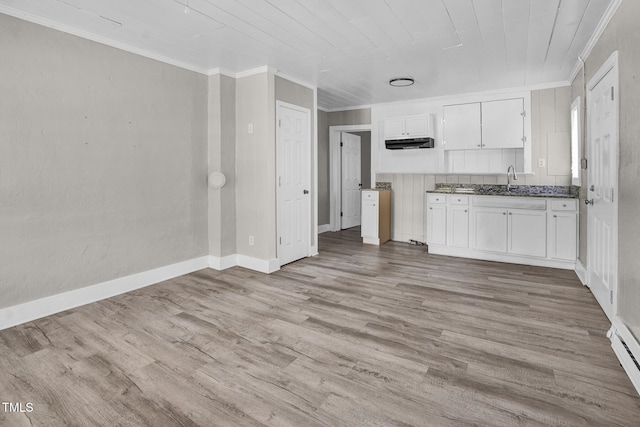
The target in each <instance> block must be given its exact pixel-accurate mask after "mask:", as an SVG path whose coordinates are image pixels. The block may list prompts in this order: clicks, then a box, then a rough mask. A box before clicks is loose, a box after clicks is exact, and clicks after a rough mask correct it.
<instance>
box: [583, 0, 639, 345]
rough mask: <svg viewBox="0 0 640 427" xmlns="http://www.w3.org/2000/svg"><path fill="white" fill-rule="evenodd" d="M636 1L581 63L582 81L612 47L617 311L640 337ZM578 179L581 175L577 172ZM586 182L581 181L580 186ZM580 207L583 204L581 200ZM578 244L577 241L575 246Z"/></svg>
mask: <svg viewBox="0 0 640 427" xmlns="http://www.w3.org/2000/svg"><path fill="white" fill-rule="evenodd" d="M638 16H640V2H637V1H625V2H622V4H621V5H620V8H619V9H618V11H617V12H616V14H615V16H614V17H613V19H612V20H611V22H610V23H609V25H608V26H607V28H606V30H605V31H604V33H603V34H602V36H601V37H600V40H599V41H598V43H597V44H596V46H595V47H594V49H593V51H592V52H591V55H590V56H589V57H588V58H587V61H586V64H585V74H586V79H585V80H586V81H587V82H589V80H590V79H591V78H592V77H593V75H594V74H595V73H596V71H598V69H599V68H600V66H601V65H602V64H603V62H604V61H605V60H606V59H607V58H608V57H609V56H610V55H611V53H613V52H614V51H615V50H617V51H618V55H619V56H618V61H619V62H618V65H619V79H620V87H619V91H618V92H619V94H620V98H619V102H620V104H619V105H620V122H619V138H620V154H619V164H620V169H619V175H618V176H619V178H618V186H619V191H618V192H619V198H618V221H619V232H618V313H619V316H620V317H621V318H622V320H623V322H625V324H626V325H627V326H628V327H629V328H630V329H631V331H632V332H633V333H634V334H635V336H636V338H637V339H639V340H640V263H638V260H637V256H638V243H639V242H640V220H639V219H638V213H639V212H640V186H639V185H638V182H639V180H638V176H640V144H638V135H640V120H638V117H640V84H639V82H638V77H637V74H638V70H639V69H640V37H639V34H640V33H639V32H638ZM583 83H584V81H583V79H582V75H581V74H579V75H578V77H577V78H576V79H575V80H574V82H573V85H572V94H571V95H572V97H571V99H574V98H575V97H576V96H581V97H583V99H584V96H585V95H584V93H585V92H584V85H583ZM583 179H584V177H583ZM585 184H586V182H585V181H584V180H583V187H584V185H585ZM581 206H584V204H581ZM581 215H582V218H583V221H581V224H580V225H581V232H580V240H581V242H582V243H585V242H586V241H587V238H588V236H587V234H586V230H587V228H586V217H587V215H586V210H584V209H583V210H582V212H581ZM581 248H582V246H581ZM581 252H582V253H581V260H582V262H583V263H585V265H586V251H581Z"/></svg>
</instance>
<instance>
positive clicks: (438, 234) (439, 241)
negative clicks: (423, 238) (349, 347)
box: [427, 205, 447, 245]
mask: <svg viewBox="0 0 640 427" xmlns="http://www.w3.org/2000/svg"><path fill="white" fill-rule="evenodd" d="M427 243H428V244H430V245H446V244H447V206H446V205H428V206H427Z"/></svg>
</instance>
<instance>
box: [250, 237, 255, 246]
mask: <svg viewBox="0 0 640 427" xmlns="http://www.w3.org/2000/svg"><path fill="white" fill-rule="evenodd" d="M254 243H255V241H254V239H253V236H249V246H253V244H254Z"/></svg>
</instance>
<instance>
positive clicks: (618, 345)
mask: <svg viewBox="0 0 640 427" xmlns="http://www.w3.org/2000/svg"><path fill="white" fill-rule="evenodd" d="M607 336H608V337H609V339H610V340H611V347H612V348H613V351H614V352H615V353H616V356H617V357H618V360H619V361H620V364H621V365H622V367H623V368H624V371H625V372H626V373H627V375H628V376H629V379H630V380H631V383H632V384H633V386H634V387H635V388H636V391H637V392H638V394H640V368H639V367H638V366H637V365H636V364H635V363H634V361H633V359H632V358H631V356H630V355H629V353H628V352H627V349H626V348H625V347H624V345H623V344H622V342H623V341H624V343H625V344H626V345H627V347H628V348H629V351H631V354H633V357H634V358H635V359H636V361H638V360H640V343H638V341H637V340H636V338H635V337H634V336H633V334H632V333H631V331H629V329H628V328H627V327H626V326H625V325H624V323H622V321H621V320H620V319H619V318H618V317H616V318H615V319H614V321H613V325H611V329H610V330H609V332H608V333H607Z"/></svg>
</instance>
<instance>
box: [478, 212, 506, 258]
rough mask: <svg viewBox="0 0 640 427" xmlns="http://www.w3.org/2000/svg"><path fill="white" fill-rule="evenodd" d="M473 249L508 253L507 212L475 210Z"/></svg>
mask: <svg viewBox="0 0 640 427" xmlns="http://www.w3.org/2000/svg"><path fill="white" fill-rule="evenodd" d="M473 225H474V227H473V231H474V236H473V237H475V238H474V239H473V248H474V249H478V250H480V251H491V252H504V253H506V252H507V242H508V240H507V210H506V209H502V208H485V207H481V208H475V209H474V210H473Z"/></svg>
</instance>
